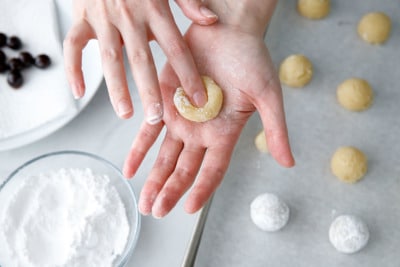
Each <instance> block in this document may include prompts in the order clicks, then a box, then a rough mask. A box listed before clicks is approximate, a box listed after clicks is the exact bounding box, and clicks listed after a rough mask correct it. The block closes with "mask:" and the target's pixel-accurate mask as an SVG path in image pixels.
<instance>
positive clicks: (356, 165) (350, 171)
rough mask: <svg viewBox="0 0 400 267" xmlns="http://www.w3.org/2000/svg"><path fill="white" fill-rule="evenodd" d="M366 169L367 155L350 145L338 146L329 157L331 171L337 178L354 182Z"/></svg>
mask: <svg viewBox="0 0 400 267" xmlns="http://www.w3.org/2000/svg"><path fill="white" fill-rule="evenodd" d="M367 169H368V162H367V157H366V156H365V155H364V153H363V152H362V151H361V150H359V149H357V148H355V147H351V146H344V147H340V148H338V149H337V150H336V151H335V153H334V154H333V156H332V159H331V170H332V173H333V174H334V175H335V176H336V177H337V178H339V180H341V181H343V182H346V183H355V182H357V181H359V180H360V179H361V178H362V177H364V175H365V174H366V172H367Z"/></svg>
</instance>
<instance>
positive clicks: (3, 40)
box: [0, 32, 7, 47]
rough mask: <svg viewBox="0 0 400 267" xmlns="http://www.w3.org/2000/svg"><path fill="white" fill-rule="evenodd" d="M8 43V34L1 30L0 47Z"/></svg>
mask: <svg viewBox="0 0 400 267" xmlns="http://www.w3.org/2000/svg"><path fill="white" fill-rule="evenodd" d="M6 44H7V35H5V34H4V33H2V32H0V47H3V46H5V45H6Z"/></svg>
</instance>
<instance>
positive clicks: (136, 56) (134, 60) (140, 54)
mask: <svg viewBox="0 0 400 267" xmlns="http://www.w3.org/2000/svg"><path fill="white" fill-rule="evenodd" d="M129 61H130V63H131V64H132V65H139V64H144V65H148V64H149V63H151V61H152V58H151V55H150V54H149V53H148V52H147V51H146V50H145V49H138V50H136V51H133V52H132V53H131V54H130V55H129Z"/></svg>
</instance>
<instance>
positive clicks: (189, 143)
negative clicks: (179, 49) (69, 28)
mask: <svg viewBox="0 0 400 267" xmlns="http://www.w3.org/2000/svg"><path fill="white" fill-rule="evenodd" d="M185 38H186V41H187V42H188V44H189V47H190V49H191V52H192V54H193V57H194V59H195V62H196V64H197V66H198V69H199V71H200V73H202V74H203V75H207V76H210V77H211V78H213V79H214V80H215V81H216V82H217V84H219V85H220V87H221V88H222V89H223V92H224V104H223V108H222V110H221V112H220V114H219V115H218V117H217V118H215V119H213V120H211V121H208V122H205V123H194V122H191V121H188V120H186V119H184V118H183V117H181V116H180V115H179V114H178V113H177V111H176V109H175V107H174V104H173V94H174V92H175V90H176V88H177V87H179V80H178V78H177V76H176V75H175V74H174V73H173V70H172V68H171V66H170V65H168V64H167V65H166V67H165V68H164V70H163V72H162V74H161V76H160V83H161V92H162V96H163V102H164V123H165V126H166V128H167V133H166V137H165V140H164V143H163V145H162V146H161V149H160V152H159V157H158V159H157V162H156V163H155V166H154V168H153V171H152V173H151V174H150V175H149V178H148V180H147V182H146V184H145V186H144V188H143V190H142V194H141V209H142V211H143V212H144V213H150V212H151V211H152V212H153V213H156V216H157V214H158V215H159V216H163V215H165V214H166V213H167V212H168V211H169V210H170V209H172V207H173V206H174V205H175V204H176V202H177V201H178V200H179V198H180V197H181V196H182V195H183V193H184V192H185V191H186V190H187V189H188V188H189V187H190V186H191V185H192V183H193V182H194V179H195V178H196V175H197V173H198V171H199V168H200V166H202V168H201V172H200V174H199V175H198V178H197V181H196V183H195V185H194V187H193V189H192V192H191V194H190V195H189V197H188V200H187V203H186V210H187V211H189V212H194V211H196V210H198V209H199V208H200V207H201V206H202V205H203V204H204V202H205V201H206V200H207V199H208V198H209V197H210V196H211V194H212V193H213V192H214V191H215V189H216V188H217V186H218V185H219V183H220V182H221V180H222V179H223V176H224V174H225V172H226V169H227V168H228V165H229V161H230V156H231V154H232V151H233V148H234V146H235V144H236V142H237V140H238V138H239V136H240V133H241V131H242V129H243V127H244V125H245V124H246V122H247V120H248V119H249V117H250V116H251V115H252V114H253V113H254V112H255V111H256V110H258V111H259V112H260V114H261V118H262V120H263V124H264V127H265V129H266V133H267V135H268V137H269V138H268V139H269V146H270V150H271V153H272V155H273V156H274V157H275V158H276V159H277V160H278V161H279V162H280V163H281V164H282V165H286V166H290V165H292V164H293V162H292V161H293V159H292V158H291V154H290V148H289V145H288V141H287V132H286V126H285V121H284V114H283V108H282V99H281V91H280V86H279V82H278V81H277V79H276V75H275V72H274V69H273V66H272V63H271V60H270V58H269V55H268V50H267V48H266V47H265V45H264V43H263V40H262V39H261V38H259V37H255V36H252V35H250V34H246V33H242V32H239V31H237V30H235V29H233V28H231V27H229V26H223V25H215V26H208V27H202V26H198V25H192V26H191V27H190V28H189V30H188V32H187V33H186V35H185ZM161 127H162V126H159V127H153V128H150V127H149V126H146V125H145V126H144V127H143V129H142V131H141V132H142V133H147V134H146V135H145V134H143V135H142V137H140V136H141V134H139V137H138V138H137V140H139V139H142V138H143V140H144V138H146V137H147V138H148V139H149V140H148V142H142V143H147V144H150V143H152V142H151V141H150V139H151V138H149V137H148V136H153V137H154V136H157V135H158V134H159V131H160V130H161ZM149 132H152V134H150V135H149V134H148V133H149ZM153 141H154V140H153ZM136 143H137V144H138V143H139V142H136ZM134 150H135V148H134ZM141 150H142V152H143V151H145V150H146V149H145V148H143V149H141ZM146 152H147V151H146ZM141 154H143V153H141ZM130 155H131V157H130V158H134V157H132V155H133V152H132V153H131V154H130ZM127 162H131V165H132V166H138V164H139V163H138V162H139V159H136V163H135V159H131V160H129V158H128V161H127ZM132 163H133V164H132ZM166 163H167V164H166ZM134 168H135V167H134ZM150 196H152V197H150ZM153 196H154V197H153Z"/></svg>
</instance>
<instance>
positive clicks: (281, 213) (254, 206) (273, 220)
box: [250, 193, 289, 232]
mask: <svg viewBox="0 0 400 267" xmlns="http://www.w3.org/2000/svg"><path fill="white" fill-rule="evenodd" d="M250 217H251V220H252V221H253V223H254V224H255V225H256V226H257V227H258V228H260V229H261V230H263V231H267V232H276V231H278V230H280V229H282V228H283V227H284V226H285V225H286V224H287V222H288V220H289V207H288V205H287V204H286V203H285V202H283V201H282V200H281V199H280V198H279V197H278V196H276V195H274V194H270V193H264V194H261V195H259V196H257V197H256V198H255V199H254V200H253V201H252V202H251V205H250Z"/></svg>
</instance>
